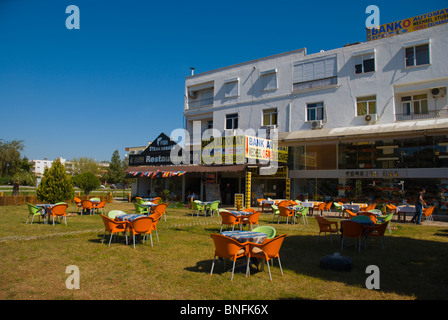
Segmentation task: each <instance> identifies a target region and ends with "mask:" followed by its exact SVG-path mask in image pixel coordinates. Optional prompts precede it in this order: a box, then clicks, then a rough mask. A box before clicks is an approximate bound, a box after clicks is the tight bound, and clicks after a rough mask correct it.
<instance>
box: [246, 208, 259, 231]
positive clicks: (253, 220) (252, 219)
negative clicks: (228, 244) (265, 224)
mask: <svg viewBox="0 0 448 320" xmlns="http://www.w3.org/2000/svg"><path fill="white" fill-rule="evenodd" d="M260 214H261V212H260V211H256V212H254V213H252V214H250V215H247V216H242V217H241V223H242V224H243V225H245V224H249V225H250V230H252V226H253V225H254V224H256V225H259V224H258V219H259V218H260Z"/></svg>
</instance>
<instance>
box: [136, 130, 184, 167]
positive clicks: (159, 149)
mask: <svg viewBox="0 0 448 320" xmlns="http://www.w3.org/2000/svg"><path fill="white" fill-rule="evenodd" d="M176 146H177V143H176V142H174V141H173V140H171V139H170V137H168V136H167V135H166V134H164V133H163V132H162V133H161V134H160V135H159V136H158V137H157V138H156V139H155V140H154V141H153V142H152V143H151V144H150V145H149V146H148V147H147V148H146V149H145V150H144V151H143V152H142V153H141V154H138V155H129V165H131V166H135V165H156V166H160V165H162V166H163V165H172V164H173V162H174V161H173V158H172V155H171V150H172V149H174V148H175V147H176ZM179 158H180V157H179ZM174 160H179V159H174Z"/></svg>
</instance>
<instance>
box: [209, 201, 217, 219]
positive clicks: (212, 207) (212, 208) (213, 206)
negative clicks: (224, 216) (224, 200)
mask: <svg viewBox="0 0 448 320" xmlns="http://www.w3.org/2000/svg"><path fill="white" fill-rule="evenodd" d="M206 209H207V210H209V212H210V216H213V215H214V213H215V212H216V214H218V213H219V211H218V209H219V200H216V201H213V202H212V203H211V204H210V205H208V206H207V208H206Z"/></svg>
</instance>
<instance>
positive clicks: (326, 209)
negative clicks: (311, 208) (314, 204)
mask: <svg viewBox="0 0 448 320" xmlns="http://www.w3.org/2000/svg"><path fill="white" fill-rule="evenodd" d="M332 205H333V202H331V201H330V202H328V203H326V204H325V206H324V210H323V211H325V212H331V206H332Z"/></svg>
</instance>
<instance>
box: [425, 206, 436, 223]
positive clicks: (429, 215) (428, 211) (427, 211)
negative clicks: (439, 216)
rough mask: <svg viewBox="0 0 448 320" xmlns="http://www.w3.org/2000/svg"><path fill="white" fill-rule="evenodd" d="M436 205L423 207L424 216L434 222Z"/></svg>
mask: <svg viewBox="0 0 448 320" xmlns="http://www.w3.org/2000/svg"><path fill="white" fill-rule="evenodd" d="M434 208H435V206H432V207H429V208H423V216H424V217H425V219H426V220H429V221H432V222H434V218H433V216H432V212H433V211H434Z"/></svg>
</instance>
